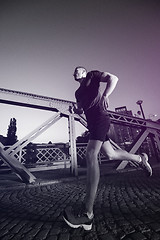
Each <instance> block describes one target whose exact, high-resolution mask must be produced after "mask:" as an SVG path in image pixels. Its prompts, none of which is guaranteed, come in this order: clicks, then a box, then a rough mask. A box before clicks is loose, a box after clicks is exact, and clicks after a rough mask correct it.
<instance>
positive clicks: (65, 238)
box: [58, 233, 70, 240]
mask: <svg viewBox="0 0 160 240" xmlns="http://www.w3.org/2000/svg"><path fill="white" fill-rule="evenodd" d="M69 238H70V234H69V233H61V234H60V235H59V238H58V240H69Z"/></svg>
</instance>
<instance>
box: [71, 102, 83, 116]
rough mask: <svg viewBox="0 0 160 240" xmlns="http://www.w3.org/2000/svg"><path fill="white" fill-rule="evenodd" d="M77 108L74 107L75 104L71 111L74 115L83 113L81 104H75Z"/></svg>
mask: <svg viewBox="0 0 160 240" xmlns="http://www.w3.org/2000/svg"><path fill="white" fill-rule="evenodd" d="M76 105H77V106H75V104H73V111H74V113H76V114H82V113H83V108H82V107H81V104H80V103H79V102H77V104H76Z"/></svg>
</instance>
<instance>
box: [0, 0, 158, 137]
mask: <svg viewBox="0 0 160 240" xmlns="http://www.w3.org/2000/svg"><path fill="white" fill-rule="evenodd" d="M159 59H160V3H159V1H158V0H157V1H156V0H154V1H152V0H144V1H143V0H130V1H129V0H112V1H109V0H97V1H95V0H94V1H93V0H92V1H90V0H88V1H87V0H85V1H84V0H81V1H77V0H74V1H70V0H68V1H66V0H38V1H36V0H25V1H23V0H14V1H12V0H10V1H8V0H4V1H3V0H1V1H0V82H1V87H2V88H8V89H15V90H19V91H25V92H31V93H37V94H41V95H47V96H51V97H55V98H61V99H68V100H74V92H75V90H76V88H77V87H78V85H77V83H76V82H74V80H73V77H72V74H73V70H74V67H75V66H77V65H83V66H85V67H86V68H87V69H88V70H93V69H97V70H100V71H109V72H111V73H114V74H116V75H117V76H118V77H119V82H118V85H117V88H116V89H115V91H114V93H113V94H112V95H111V97H110V108H109V109H110V110H114V109H115V107H120V106H124V105H125V106H127V108H128V109H129V110H130V109H131V110H133V113H134V114H135V113H136V112H137V111H138V110H139V107H138V106H137V105H136V101H137V100H139V99H142V100H143V109H144V112H145V115H146V118H148V117H149V115H150V114H157V115H158V116H157V118H160V108H159V92H160V83H159V73H160V70H159V69H160V68H159ZM102 88H103V86H102ZM0 108H1V112H2V111H3V119H2V120H1V126H0V134H4V135H5V134H6V129H7V126H8V123H9V119H10V118H11V117H16V119H17V124H18V137H19V138H21V137H22V136H24V135H26V133H28V132H30V131H31V130H33V129H34V128H35V127H37V125H39V124H40V123H41V122H43V120H46V119H47V118H48V116H50V113H46V112H43V111H37V110H34V111H33V110H30V109H23V108H19V107H12V106H7V105H2V104H1V105H0ZM31 118H32V119H31ZM157 118H155V119H157ZM22 122H23V123H22ZM63 124H64V123H63ZM59 125H60V126H62V123H60V124H59ZM59 125H57V126H59ZM24 126H25V127H24ZM57 126H56V129H58V128H59V127H58V128H57ZM56 129H53V132H52V131H49V132H48V133H46V135H42V137H41V138H39V139H40V141H48V140H52V141H56V140H57V141H59V140H64V139H66V135H67V129H65V130H64V128H62V127H61V130H62V133H60V130H59V131H58V133H57V132H56ZM64 131H65V133H64ZM49 133H50V134H49ZM51 133H52V134H51ZM52 135H54V137H53V136H52ZM62 138H63V139H62Z"/></svg>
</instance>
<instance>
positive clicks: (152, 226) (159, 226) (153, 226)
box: [150, 222, 160, 232]
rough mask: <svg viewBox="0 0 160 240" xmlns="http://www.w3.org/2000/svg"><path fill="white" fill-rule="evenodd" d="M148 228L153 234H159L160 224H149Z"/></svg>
mask: <svg viewBox="0 0 160 240" xmlns="http://www.w3.org/2000/svg"><path fill="white" fill-rule="evenodd" d="M150 227H151V228H152V229H153V230H154V231H155V232H160V223H157V222H154V223H150Z"/></svg>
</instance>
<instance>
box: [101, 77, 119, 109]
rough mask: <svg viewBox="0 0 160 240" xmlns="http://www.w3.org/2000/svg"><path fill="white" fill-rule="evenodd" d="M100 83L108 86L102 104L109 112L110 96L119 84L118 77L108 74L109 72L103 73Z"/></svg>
mask: <svg viewBox="0 0 160 240" xmlns="http://www.w3.org/2000/svg"><path fill="white" fill-rule="evenodd" d="M100 82H105V83H107V84H106V88H105V90H104V92H103V94H102V98H101V104H102V106H103V109H104V110H107V108H108V106H109V99H108V97H109V95H110V94H111V93H112V92H113V90H114V89H115V87H116V85H117V82H118V77H116V76H115V75H113V74H111V73H108V72H103V73H102V75H101V79H100Z"/></svg>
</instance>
